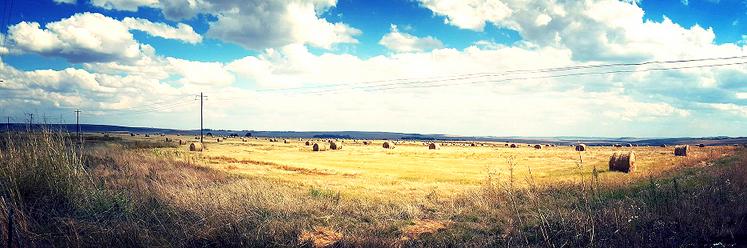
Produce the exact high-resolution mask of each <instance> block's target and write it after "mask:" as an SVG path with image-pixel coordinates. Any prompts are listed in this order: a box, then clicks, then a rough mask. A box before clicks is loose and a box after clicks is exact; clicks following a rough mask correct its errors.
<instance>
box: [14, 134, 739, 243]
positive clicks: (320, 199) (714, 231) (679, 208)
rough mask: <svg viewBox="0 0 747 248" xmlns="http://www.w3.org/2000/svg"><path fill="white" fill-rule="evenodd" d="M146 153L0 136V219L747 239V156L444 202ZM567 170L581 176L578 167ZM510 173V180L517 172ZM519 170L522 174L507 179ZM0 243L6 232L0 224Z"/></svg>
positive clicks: (235, 237)
mask: <svg viewBox="0 0 747 248" xmlns="http://www.w3.org/2000/svg"><path fill="white" fill-rule="evenodd" d="M157 146H160V145H159V144H151V143H140V144H135V145H133V144H122V143H121V142H118V141H111V142H102V143H100V144H97V145H95V146H87V148H85V149H80V148H77V147H76V146H75V145H73V144H72V143H70V142H69V140H68V139H66V137H65V136H64V135H62V134H55V133H49V132H46V133H37V134H33V135H27V134H21V135H17V136H6V137H5V138H4V140H3V142H2V144H1V146H0V183H2V184H0V193H1V194H2V196H3V201H2V202H0V204H1V205H0V213H3V214H1V215H0V224H2V226H3V227H5V226H7V225H8V220H9V218H8V215H7V214H6V213H8V212H10V210H11V209H12V210H13V211H12V212H13V213H14V216H13V219H14V220H13V223H14V224H13V226H14V228H15V231H14V233H13V234H12V235H13V239H14V240H15V241H14V242H18V243H17V244H19V245H21V246H115V247H119V246H259V247H277V246H324V245H332V246H342V247H345V246H387V247H391V246H428V247H433V246H473V247H487V246H548V247H562V246H614V247H629V246H657V247H661V246H703V245H713V244H718V243H721V244H726V245H729V244H744V243H745V242H747V240H745V238H747V233H746V230H747V221H745V217H747V152H745V151H739V152H738V153H737V154H736V155H734V156H729V157H724V158H719V157H720V156H718V154H714V155H713V156H712V157H710V158H708V159H706V160H698V161H695V160H693V161H686V162H687V163H685V164H682V165H681V166H680V167H678V168H676V169H673V170H671V171H665V172H662V173H659V174H657V175H654V176H652V177H650V178H647V179H642V180H638V181H635V182H633V183H625V184H621V183H619V182H614V181H606V180H604V178H605V177H603V176H600V173H603V172H596V173H594V172H593V173H591V175H589V174H588V172H586V171H584V169H579V173H578V176H577V177H576V178H575V179H574V180H570V181H566V182H563V183H554V184H551V183H544V182H543V183H536V182H535V181H534V177H533V176H532V174H531V171H530V170H531V168H528V167H523V166H522V165H520V164H518V163H516V162H514V161H513V160H508V161H506V165H502V166H504V167H505V168H503V170H502V171H507V172H508V173H500V174H493V173H486V176H485V179H484V182H482V183H481V186H480V187H478V188H477V189H476V190H469V191H465V192H464V193H459V194H456V195H442V194H439V192H436V191H434V192H432V193H430V194H427V195H425V196H424V197H392V198H388V199H381V198H368V197H365V195H358V194H355V195H354V194H348V193H345V192H340V191H336V190H333V189H329V188H325V187H312V188H308V187H304V186H300V185H289V184H286V183H283V182H282V181H281V180H277V179H272V178H266V177H257V176H247V175H235V174H228V173H226V172H223V171H218V170H214V169H212V167H210V166H209V165H207V164H204V161H203V160H202V159H200V158H199V157H194V156H187V155H184V154H183V153H178V152H172V151H170V150H168V149H152V148H153V147H157ZM579 168H585V167H584V166H583V165H582V164H580V165H579ZM519 171H521V172H519ZM512 175H521V176H512ZM3 230H4V231H3V236H2V238H3V244H5V242H7V240H8V232H7V231H6V230H5V229H4V228H3Z"/></svg>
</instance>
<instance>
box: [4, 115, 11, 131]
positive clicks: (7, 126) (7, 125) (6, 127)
mask: <svg viewBox="0 0 747 248" xmlns="http://www.w3.org/2000/svg"><path fill="white" fill-rule="evenodd" d="M6 117H8V122H6V123H5V129H7V130H8V132H10V116H6Z"/></svg>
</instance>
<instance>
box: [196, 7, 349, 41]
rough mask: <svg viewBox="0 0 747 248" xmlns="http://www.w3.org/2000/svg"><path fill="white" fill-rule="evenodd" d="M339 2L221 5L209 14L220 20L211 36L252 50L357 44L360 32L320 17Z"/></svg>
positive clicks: (212, 9) (212, 26)
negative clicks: (292, 46) (294, 44)
mask: <svg viewBox="0 0 747 248" xmlns="http://www.w3.org/2000/svg"><path fill="white" fill-rule="evenodd" d="M334 3H335V1H306V0H296V1H280V0H270V1H264V0H262V1H260V0H252V1H221V2H218V1H216V2H213V3H211V4H210V7H209V8H206V9H203V10H201V11H204V12H206V13H209V14H212V15H215V16H216V17H217V20H216V21H214V22H211V23H210V28H209V29H208V33H207V34H208V35H209V36H212V37H215V38H218V39H222V40H225V41H229V42H233V43H236V44H239V45H241V46H243V47H245V48H248V49H254V50H257V49H263V48H268V47H280V46H283V45H287V44H292V43H302V44H310V45H313V46H316V47H321V48H327V49H329V48H331V47H332V45H334V44H339V43H356V42H357V40H356V39H355V38H353V37H354V36H356V35H358V34H360V33H361V32H360V30H358V29H355V28H353V27H350V26H348V25H347V24H343V23H330V22H328V21H327V20H325V19H323V18H320V17H319V14H321V12H322V11H324V10H325V9H327V8H329V7H331V6H333V5H334Z"/></svg>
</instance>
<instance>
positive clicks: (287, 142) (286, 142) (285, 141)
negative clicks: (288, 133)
mask: <svg viewBox="0 0 747 248" xmlns="http://www.w3.org/2000/svg"><path fill="white" fill-rule="evenodd" d="M283 143H285V144H290V143H291V142H290V141H288V140H287V139H284V140H283Z"/></svg>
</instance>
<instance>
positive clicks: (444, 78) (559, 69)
mask: <svg viewBox="0 0 747 248" xmlns="http://www.w3.org/2000/svg"><path fill="white" fill-rule="evenodd" d="M744 58H747V55H742V56H728V57H714V58H698V59H680V60H653V61H645V62H638V63H611V64H594V65H577V66H564V67H548V68H540V69H517V70H506V71H502V72H492V73H488V72H483V73H469V74H457V75H451V76H437V77H426V78H397V79H388V80H376V81H364V82H358V83H356V82H350V83H338V84H326V85H316V86H306V87H295V88H281V89H260V90H257V92H282V91H297V90H308V89H318V88H336V87H343V86H354V87H379V86H389V85H398V84H412V83H416V82H432V81H454V80H462V79H472V78H484V77H495V76H505V75H509V74H517V73H518V74H533V73H545V72H562V71H572V70H582V69H599V68H608V67H631V66H644V65H653V64H679V63H692V62H703V61H719V60H733V59H744ZM381 83H387V84H384V85H382V84H381ZM368 85H371V86H368Z"/></svg>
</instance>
